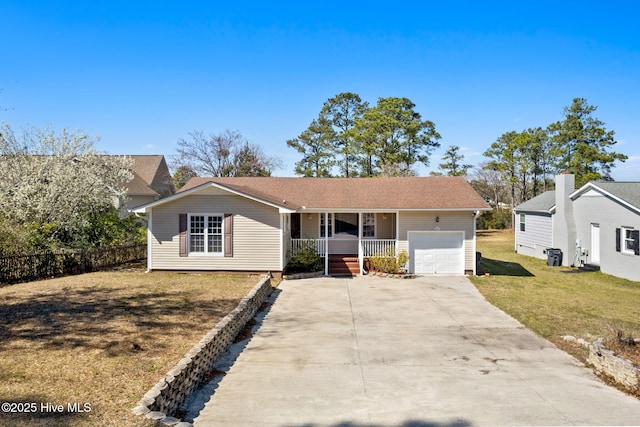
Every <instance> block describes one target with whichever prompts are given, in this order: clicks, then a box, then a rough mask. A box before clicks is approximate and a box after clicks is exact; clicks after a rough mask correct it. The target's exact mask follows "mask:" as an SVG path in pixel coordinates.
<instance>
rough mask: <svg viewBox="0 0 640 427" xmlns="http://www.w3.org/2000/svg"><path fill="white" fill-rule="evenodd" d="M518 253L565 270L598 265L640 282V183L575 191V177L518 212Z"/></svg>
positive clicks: (610, 183)
mask: <svg viewBox="0 0 640 427" xmlns="http://www.w3.org/2000/svg"><path fill="white" fill-rule="evenodd" d="M514 213H515V216H516V218H515V219H516V220H515V234H516V237H515V249H516V252H518V253H521V254H524V255H530V256H535V257H538V258H543V259H544V258H547V256H548V253H547V249H550V248H554V249H559V250H560V251H561V252H562V265H565V266H569V265H573V266H580V265H584V264H591V265H595V266H599V267H600V269H601V270H602V271H603V272H604V273H607V274H611V275H614V276H618V277H623V278H626V279H630V280H636V281H640V236H639V234H640V182H615V181H603V182H595V181H594V182H589V183H587V184H585V185H583V186H582V187H581V188H579V189H577V190H576V189H575V179H574V176H573V175H571V174H563V175H559V176H557V177H556V189H555V191H547V192H545V193H543V194H541V195H539V196H537V197H535V198H533V199H531V200H529V201H527V202H525V203H522V204H521V205H519V206H517V207H515V208H514Z"/></svg>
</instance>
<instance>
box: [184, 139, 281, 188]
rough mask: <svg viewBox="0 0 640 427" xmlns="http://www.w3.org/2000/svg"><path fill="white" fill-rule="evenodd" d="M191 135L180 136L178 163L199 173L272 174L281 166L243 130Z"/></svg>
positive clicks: (202, 174) (212, 174)
mask: <svg viewBox="0 0 640 427" xmlns="http://www.w3.org/2000/svg"><path fill="white" fill-rule="evenodd" d="M189 136H190V137H191V138H190V139H188V140H187V139H184V138H180V139H179V140H178V147H177V149H176V155H175V156H173V158H172V161H173V165H174V167H175V168H176V169H177V168H180V167H187V168H189V169H190V170H192V171H193V172H195V173H196V174H197V175H198V176H222V177H224V176H271V174H272V173H273V171H274V170H276V169H278V168H280V167H281V162H280V160H279V159H278V158H276V157H272V156H270V155H268V154H266V153H265V152H264V150H263V149H262V148H261V147H260V146H259V145H256V144H251V143H249V141H247V140H246V139H245V138H244V137H243V136H242V134H241V133H240V132H238V131H232V130H225V131H223V132H221V133H218V134H208V135H205V133H204V132H201V131H193V132H190V133H189Z"/></svg>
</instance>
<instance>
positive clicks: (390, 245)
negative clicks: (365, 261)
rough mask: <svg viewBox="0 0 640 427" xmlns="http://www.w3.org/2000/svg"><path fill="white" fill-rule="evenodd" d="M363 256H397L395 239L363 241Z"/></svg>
mask: <svg viewBox="0 0 640 427" xmlns="http://www.w3.org/2000/svg"><path fill="white" fill-rule="evenodd" d="M361 242H362V256H363V257H365V258H368V257H373V256H376V257H394V256H396V240H395V239H362V241H361Z"/></svg>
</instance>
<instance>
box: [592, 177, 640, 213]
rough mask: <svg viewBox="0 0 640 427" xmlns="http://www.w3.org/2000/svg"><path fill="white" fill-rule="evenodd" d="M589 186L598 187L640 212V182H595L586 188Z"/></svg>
mask: <svg viewBox="0 0 640 427" xmlns="http://www.w3.org/2000/svg"><path fill="white" fill-rule="evenodd" d="M589 185H590V186H591V187H598V188H600V189H602V190H604V191H605V192H607V193H609V194H611V195H612V196H614V197H616V198H618V199H620V200H622V201H624V202H626V203H627V204H629V205H631V206H633V207H635V208H636V209H637V210H640V182H623V181H595V182H590V183H588V184H587V185H586V186H589ZM581 190H582V189H581Z"/></svg>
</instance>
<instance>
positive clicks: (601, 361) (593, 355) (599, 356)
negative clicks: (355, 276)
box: [587, 340, 640, 390]
mask: <svg viewBox="0 0 640 427" xmlns="http://www.w3.org/2000/svg"><path fill="white" fill-rule="evenodd" d="M587 360H588V362H589V363H591V364H592V365H593V367H594V369H595V370H596V371H597V372H602V373H605V374H607V375H609V376H611V377H613V378H614V379H615V380H616V381H617V382H619V383H620V384H622V385H624V386H625V387H628V388H629V389H631V390H638V389H640V369H639V368H638V367H636V366H635V365H634V364H633V363H631V362H630V361H628V360H626V359H624V358H622V357H619V356H617V355H616V354H615V353H614V352H613V351H611V350H607V349H606V348H605V347H604V345H603V343H602V340H596V341H595V342H594V343H593V344H591V345H590V346H589V358H588V359H587Z"/></svg>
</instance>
